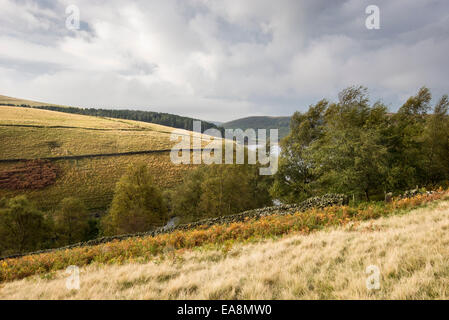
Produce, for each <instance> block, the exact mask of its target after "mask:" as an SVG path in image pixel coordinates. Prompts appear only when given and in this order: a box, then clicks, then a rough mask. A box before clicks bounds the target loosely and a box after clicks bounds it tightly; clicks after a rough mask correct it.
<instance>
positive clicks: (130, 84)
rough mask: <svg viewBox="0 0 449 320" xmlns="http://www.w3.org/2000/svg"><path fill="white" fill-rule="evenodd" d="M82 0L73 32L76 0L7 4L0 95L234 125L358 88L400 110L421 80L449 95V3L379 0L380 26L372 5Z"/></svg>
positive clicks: (353, 1) (354, 1) (356, 0)
mask: <svg viewBox="0 0 449 320" xmlns="http://www.w3.org/2000/svg"><path fill="white" fill-rule="evenodd" d="M73 2H74V3H75V4H76V5H78V6H79V8H80V9H81V30H79V31H76V32H73V31H70V30H67V29H66V28H65V17H66V16H65V8H66V6H67V5H69V4H72V1H68V0H60V1H47V0H46V1H11V0H0V3H1V4H2V9H4V11H5V12H6V14H4V15H2V16H0V28H1V29H0V30H1V31H0V41H9V40H1V39H14V45H12V44H10V45H9V46H8V43H0V44H1V45H2V51H0V70H4V72H5V75H7V78H5V77H3V78H1V79H0V87H1V88H2V90H5V92H1V94H6V95H11V96H14V95H15V96H18V97H23V98H34V99H36V100H48V101H50V102H54V103H61V104H74V105H84V106H103V107H111V108H118V107H136V108H139V109H145V108H147V109H149V110H156V111H165V112H172V113H179V114H183V115H189V116H194V117H202V118H206V119H212V120H230V119H233V118H237V117H242V116H248V115H253V114H270V115H288V114H291V113H292V112H294V111H295V110H305V108H306V107H307V106H308V105H310V104H312V103H314V102H316V101H318V100H319V99H321V98H329V99H334V98H335V97H336V95H337V93H338V91H339V90H341V89H343V88H344V87H346V86H348V85H354V84H355V85H358V84H362V85H365V86H367V87H368V88H369V89H370V92H371V96H372V100H376V99H378V98H384V102H385V103H387V104H388V105H390V106H391V109H393V110H394V109H395V108H397V107H398V105H399V104H400V103H402V102H403V99H404V98H405V97H407V96H408V95H411V94H414V93H415V92H416V90H417V89H418V88H419V87H420V86H422V85H428V86H429V87H430V88H431V89H432V91H433V93H434V96H436V97H438V96H439V95H441V94H444V93H447V91H449V90H448V88H449V78H448V74H449V64H448V62H447V58H446V56H447V52H448V50H449V33H448V32H447V31H448V30H449V14H448V12H449V10H448V9H449V3H448V2H447V1H443V0H441V1H437V0H430V1H426V0H407V1H405V0H403V1H387V0H378V1H376V5H378V6H379V8H380V14H381V29H380V30H368V29H366V28H365V18H366V14H365V8H366V6H367V5H370V4H373V3H372V1H370V0H369V1H368V0H362V1H360V0H336V1H325V0H316V1H296V0H295V1H293V0H292V1H289V0H285V1H276V2H275V3H274V2H273V1H271V0H258V1H241V0H226V1H205V0H189V1H179V0H166V1H143V0H142V1H137V0H136V1H130V2H122V1H118V0H112V1H100V0H96V1H89V0H78V1H73ZM33 44H34V46H33ZM36 45H39V46H38V49H39V50H38V51H39V54H38V55H37V53H36V52H33V50H32V48H35V47H36ZM19 46H22V47H23V50H20V47H19ZM30 48H31V49H30ZM42 48H47V50H44V49H42ZM47 52H54V56H50V55H49V54H47ZM24 75H26V76H24Z"/></svg>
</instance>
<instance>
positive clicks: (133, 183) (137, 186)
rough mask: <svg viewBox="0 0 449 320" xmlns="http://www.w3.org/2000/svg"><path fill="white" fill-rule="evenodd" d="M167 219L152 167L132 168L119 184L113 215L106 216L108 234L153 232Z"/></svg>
mask: <svg viewBox="0 0 449 320" xmlns="http://www.w3.org/2000/svg"><path fill="white" fill-rule="evenodd" d="M166 219H167V207H166V204H165V202H164V200H163V198H162V193H161V191H160V190H159V188H158V187H156V186H155V185H154V183H153V180H152V178H151V174H150V172H149V170H148V168H147V167H146V166H145V165H144V164H141V165H137V166H135V167H130V168H129V169H128V171H127V173H126V174H125V175H124V176H123V177H122V178H121V179H120V180H119V182H117V185H116V188H115V193H114V198H113V200H112V204H111V208H110V210H109V213H108V214H107V215H106V216H105V217H104V219H103V221H102V224H103V231H104V233H105V234H108V235H113V234H125V233H136V232H144V231H149V230H152V229H154V228H156V227H159V226H162V225H163V224H164V223H165V221H166Z"/></svg>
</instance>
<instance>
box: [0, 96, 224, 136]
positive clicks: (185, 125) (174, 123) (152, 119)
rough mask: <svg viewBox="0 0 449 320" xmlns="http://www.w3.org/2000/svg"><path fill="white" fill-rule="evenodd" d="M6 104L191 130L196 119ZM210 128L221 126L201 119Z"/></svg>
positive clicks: (202, 123) (157, 114)
mask: <svg viewBox="0 0 449 320" xmlns="http://www.w3.org/2000/svg"><path fill="white" fill-rule="evenodd" d="M2 105H6V106H17V107H22V108H36V109H43V110H50V111H58V112H65V113H74V114H81V115H86V116H96V117H107V118H115V119H125V120H135V121H141V122H149V123H156V124H160V125H164V126H168V127H173V128H179V129H185V130H190V131H191V130H193V121H195V120H196V119H193V118H189V117H183V116H178V115H175V114H170V113H163V112H154V111H141V110H111V109H95V108H76V107H59V106H48V105H44V106H30V105H27V104H21V105H14V104H6V103H5V104H2ZM210 128H214V129H218V130H221V131H223V130H224V129H223V128H221V127H220V128H219V127H217V126H216V125H215V124H213V123H210V122H207V121H201V130H202V131H204V130H207V129H210Z"/></svg>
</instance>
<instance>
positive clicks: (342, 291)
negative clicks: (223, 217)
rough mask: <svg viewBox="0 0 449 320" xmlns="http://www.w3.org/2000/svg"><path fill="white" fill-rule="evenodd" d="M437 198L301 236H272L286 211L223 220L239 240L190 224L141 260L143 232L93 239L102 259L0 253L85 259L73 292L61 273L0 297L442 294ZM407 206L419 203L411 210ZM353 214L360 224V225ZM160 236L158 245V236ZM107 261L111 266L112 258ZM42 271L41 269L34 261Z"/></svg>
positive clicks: (22, 263)
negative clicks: (371, 278) (373, 280)
mask: <svg viewBox="0 0 449 320" xmlns="http://www.w3.org/2000/svg"><path fill="white" fill-rule="evenodd" d="M437 199H441V196H436V197H430V198H429V197H422V196H420V197H415V198H413V199H407V200H400V201H395V202H394V203H393V204H391V205H390V206H386V207H385V208H386V210H385V211H382V210H381V211H378V210H377V211H378V212H384V214H382V215H381V216H380V219H377V220H371V219H372V218H375V217H379V216H376V215H375V214H374V215H373V213H375V212H376V210H375V209H374V208H375V207H372V206H371V207H370V206H365V207H364V208H362V207H359V208H358V209H357V210H356V211H355V212H358V213H354V214H352V215H350V216H348V217H349V220H348V221H347V222H340V223H331V224H329V223H326V219H325V220H323V221H322V223H323V224H322V225H323V226H328V227H325V228H324V229H322V230H321V231H318V232H315V233H311V234H309V232H306V231H304V230H303V231H300V230H302V229H298V228H290V232H289V234H288V235H286V236H284V237H281V238H277V237H274V238H273V236H274V235H276V234H279V230H280V229H282V226H283V225H284V224H285V221H284V224H280V222H281V220H282V219H292V218H291V217H294V216H277V217H271V218H270V217H267V218H263V219H261V221H260V222H254V221H247V222H244V223H241V224H242V225H245V224H249V225H247V227H246V228H245V229H242V227H241V226H240V225H239V224H233V225H230V226H228V228H229V230H228V231H229V234H230V235H232V234H234V235H236V234H240V235H242V237H241V238H235V237H231V238H230V239H235V240H232V241H231V240H229V241H226V242H222V241H220V240H221V238H220V237H218V238H216V240H215V241H213V242H212V243H215V245H212V244H211V243H209V244H207V243H208V242H207V241H205V240H204V239H205V237H206V230H204V231H203V232H202V231H201V230H197V231H192V232H196V233H195V235H196V237H197V241H198V240H199V239H203V240H202V241H203V242H202V243H203V246H200V247H195V246H194V247H193V248H195V249H194V250H185V249H182V250H177V248H178V246H177V245H176V242H174V243H173V244H172V245H171V246H168V245H167V244H166V245H165V247H164V250H162V251H161V252H160V253H159V254H156V255H154V253H153V252H148V253H147V254H148V257H152V255H154V256H153V258H149V259H143V260H141V259H139V257H138V256H136V252H137V251H138V250H143V249H144V248H145V246H146V245H147V243H146V242H145V241H144V239H142V240H133V241H134V242H133V241H131V240H126V241H122V242H119V243H113V244H110V245H109V244H108V245H102V246H98V248H97V249H95V250H94V251H95V252H96V253H97V254H100V253H101V255H102V259H103V260H102V261H103V262H99V261H100V260H98V258H93V257H91V258H88V254H89V253H92V252H94V251H93V250H88V249H77V250H73V251H71V252H61V253H60V254H49V255H46V256H45V255H43V256H42V257H40V258H39V257H33V256H31V257H24V258H20V259H19V260H9V261H8V260H7V261H3V262H2V263H1V264H0V265H2V268H3V269H2V270H4V271H3V272H6V273H7V272H8V270H11V272H17V270H19V269H20V270H22V271H24V270H26V269H27V268H30V266H33V264H35V265H36V264H38V263H41V264H42V263H44V262H45V263H46V266H47V267H48V266H51V265H52V263H57V264H59V265H60V267H59V268H60V269H64V268H65V264H64V263H63V260H62V258H63V257H64V256H65V255H67V256H68V255H69V254H71V259H69V260H67V263H71V264H77V265H79V266H82V265H85V264H86V261H91V262H90V265H88V266H86V267H83V268H81V273H80V281H81V289H80V290H79V291H76V290H72V291H69V290H67V289H66V288H65V282H66V277H67V275H66V274H65V273H64V272H63V271H59V272H50V273H47V274H45V275H41V276H34V277H29V278H26V279H23V280H18V281H13V282H9V283H3V284H1V285H0V298H3V299H23V298H28V299H360V298H364V299H365V298H366V299H447V298H448V297H449V281H448V279H449V274H448V270H449V259H448V257H449V249H448V246H447V243H448V242H449V234H448V233H447V228H448V225H449V202H448V201H447V193H446V196H445V197H444V198H443V199H445V200H443V201H441V200H440V201H435V200H437ZM432 201H434V202H432ZM431 202H432V203H431ZM426 203H427V205H425V206H422V205H424V204H426ZM416 207H419V208H418V209H415V210H413V211H411V212H410V210H412V209H413V208H416ZM387 209H388V210H387ZM373 210H374V211H373ZM332 212H334V215H335V214H336V213H337V211H335V209H329V210H327V214H326V213H325V212H323V211H320V210H318V211H314V213H312V215H308V214H306V215H305V214H302V215H299V216H304V219H307V221H308V225H310V226H312V225H314V224H315V225H317V224H318V225H319V224H320V222H319V221H320V219H323V218H325V217H327V219H331V220H327V221H328V222H329V221H334V222H337V221H338V219H340V218H338V215H337V216H335V217H334V218H332V217H331V216H332ZM370 212H371V213H370ZM322 214H324V216H321V215H322ZM392 214H394V215H392ZM357 215H360V217H365V220H366V219H368V221H365V222H360V220H359V219H357ZM299 216H298V217H299ZM351 216H352V218H351ZM312 217H314V222H313V221H312V220H311V218H312ZM320 217H321V218H320ZM370 217H371V218H370ZM266 219H272V221H271V223H269V222H268V221H264V220H266ZM304 221H305V220H303V222H304ZM276 222H277V223H276ZM264 223H265V224H264ZM256 224H260V226H259V227H258V228H259V230H260V232H262V230H265V231H263V232H265V233H266V235H265V236H264V237H262V238H260V237H254V236H252V237H251V236H250V235H249V233H250V232H249V230H250V229H251V225H256ZM263 225H264V226H265V227H264V226H263ZM329 226H331V227H330V228H329ZM332 226H335V227H332ZM279 228H280V229H279ZM266 230H269V231H266ZM276 230H278V231H276ZM215 231H217V230H215ZM267 232H268V233H267ZM243 233H246V236H243ZM226 234H227V231H226V229H220V232H219V235H222V236H224V237H225V235H226ZM270 234H271V236H270ZM280 234H282V233H280ZM193 235H194V234H193V233H192V234H191V235H190V237H193ZM170 237H171V238H172V240H173V241H174V240H176V239H178V241H182V240H181V239H182V235H181V234H173V235H171V236H170ZM248 237H249V238H248ZM245 238H246V239H249V240H252V241H249V243H248V241H244V242H243V243H242V242H241V241H238V240H237V239H240V240H243V239H245ZM263 238H265V240H263ZM266 238H271V239H270V240H268V239H266ZM186 239H187V238H186ZM190 239H191V241H193V240H194V239H193V238H190ZM237 241H238V242H237ZM159 242H160V244H161V245H162V244H163V243H162V238H161V239H160V240H159ZM184 243H185V242H184ZM197 243H201V242H197ZM185 244H186V243H185ZM119 255H120V256H119ZM142 258H143V257H142ZM80 259H81V260H80ZM83 259H84V260H83ZM82 261H84V263H83V262H82ZM94 261H97V262H96V263H93V262H94ZM113 262H120V263H119V264H115V265H111V264H110V263H113ZM103 263H105V264H103ZM369 265H376V266H378V268H379V269H380V275H381V278H380V289H379V290H374V291H372V290H367V288H366V279H367V276H368V275H367V274H366V273H365V271H366V268H367V267H368V266H369ZM37 266H38V265H36V268H37ZM41 268H45V266H44V265H43V264H42V265H41ZM40 270H42V269H40ZM4 275H5V273H4Z"/></svg>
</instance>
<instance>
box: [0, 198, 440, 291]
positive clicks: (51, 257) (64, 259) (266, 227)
mask: <svg viewBox="0 0 449 320" xmlns="http://www.w3.org/2000/svg"><path fill="white" fill-rule="evenodd" d="M447 196H448V191H445V192H439V193H434V194H431V195H418V196H415V197H413V198H409V199H401V200H394V201H393V202H391V203H389V204H384V203H363V204H360V205H358V206H357V207H349V206H334V207H329V208H324V209H312V210H308V211H306V212H298V213H295V214H293V215H272V216H266V217H262V218H260V219H247V220H246V221H244V222H236V223H231V224H224V225H215V226H212V227H198V228H196V229H192V230H188V231H175V232H172V233H167V234H161V235H158V236H154V237H145V238H131V239H127V240H122V241H114V242H110V243H107V244H102V245H97V246H92V247H83V248H74V249H68V250H64V251H54V252H50V253H44V254H39V255H30V256H25V257H21V258H16V259H8V260H4V261H0V281H1V282H5V281H13V280H17V279H22V278H25V277H28V276H31V275H35V274H45V273H48V272H52V271H56V270H61V269H64V268H66V267H67V266H69V265H77V266H79V267H81V266H85V265H89V264H92V263H100V264H114V263H118V264H121V263H132V262H146V261H148V260H149V259H150V258H152V257H155V256H157V255H159V254H163V253H164V252H167V251H170V252H174V253H176V251H178V250H181V251H182V250H183V249H190V248H194V247H199V246H204V245H223V249H224V250H227V249H229V248H230V247H231V246H232V244H233V243H234V242H242V241H250V240H258V239H262V238H267V237H276V236H281V235H283V234H287V233H290V232H297V233H300V234H308V233H310V232H312V231H315V230H320V229H323V228H325V227H329V226H343V225H346V224H347V223H349V222H358V221H364V220H369V219H376V218H379V217H383V216H388V215H392V214H398V213H402V212H405V211H407V210H410V209H413V208H416V207H419V206H422V205H425V204H427V203H429V202H432V201H436V200H439V199H442V198H443V197H444V198H447Z"/></svg>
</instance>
